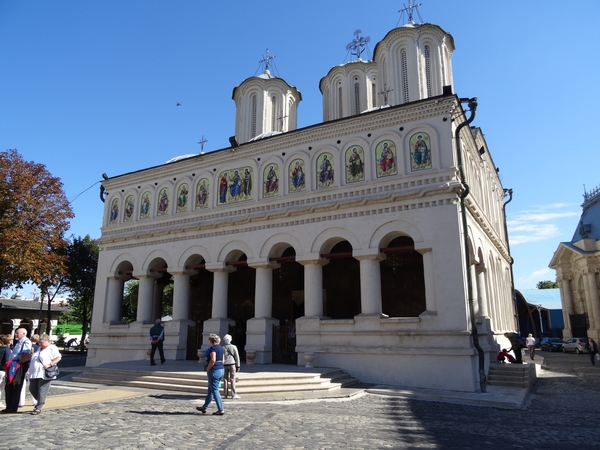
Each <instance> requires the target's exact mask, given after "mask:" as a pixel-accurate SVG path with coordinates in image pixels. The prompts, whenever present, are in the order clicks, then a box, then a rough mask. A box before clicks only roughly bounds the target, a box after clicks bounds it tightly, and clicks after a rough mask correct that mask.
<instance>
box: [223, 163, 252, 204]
mask: <svg viewBox="0 0 600 450" xmlns="http://www.w3.org/2000/svg"><path fill="white" fill-rule="evenodd" d="M250 199H252V168H251V167H242V168H239V169H233V170H228V171H225V172H221V174H220V175H219V201H218V204H219V205H225V204H228V203H236V202H243V201H246V200H250Z"/></svg>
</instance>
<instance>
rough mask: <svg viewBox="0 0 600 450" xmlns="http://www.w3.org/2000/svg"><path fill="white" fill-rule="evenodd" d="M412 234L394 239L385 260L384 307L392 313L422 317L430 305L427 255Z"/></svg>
mask: <svg viewBox="0 0 600 450" xmlns="http://www.w3.org/2000/svg"><path fill="white" fill-rule="evenodd" d="M414 244H415V243H414V241H413V240H412V239H411V238H410V237H408V236H399V237H397V238H395V239H393V240H392V241H391V242H390V243H389V244H388V246H387V248H386V251H385V253H386V259H385V260H383V261H381V263H380V270H381V302H382V305H381V306H382V311H383V313H384V314H387V315H388V316H389V317H418V316H419V314H421V313H422V312H424V311H425V310H426V309H427V305H426V300H425V276H424V271H423V255H421V254H420V253H419V252H417V251H416V250H415V249H414Z"/></svg>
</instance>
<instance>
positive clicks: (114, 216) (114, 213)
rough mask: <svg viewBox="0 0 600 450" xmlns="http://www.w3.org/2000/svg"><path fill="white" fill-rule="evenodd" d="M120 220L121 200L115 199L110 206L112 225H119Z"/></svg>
mask: <svg viewBox="0 0 600 450" xmlns="http://www.w3.org/2000/svg"><path fill="white" fill-rule="evenodd" d="M118 218H119V200H118V199H116V198H115V199H114V200H113V201H112V204H111V205H110V223H117V220H118Z"/></svg>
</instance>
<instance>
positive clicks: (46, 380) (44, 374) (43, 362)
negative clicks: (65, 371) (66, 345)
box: [29, 334, 62, 416]
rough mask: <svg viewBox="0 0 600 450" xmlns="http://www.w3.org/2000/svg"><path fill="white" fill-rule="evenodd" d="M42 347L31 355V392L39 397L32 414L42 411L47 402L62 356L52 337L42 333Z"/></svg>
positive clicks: (35, 414)
mask: <svg viewBox="0 0 600 450" xmlns="http://www.w3.org/2000/svg"><path fill="white" fill-rule="evenodd" d="M39 346H40V348H39V349H38V351H37V352H35V353H34V354H33V355H32V356H31V363H30V365H29V392H30V393H31V395H32V396H33V397H35V398H36V399H37V404H36V405H35V408H33V411H32V412H31V414H33V415H34V416H37V415H38V414H39V413H41V412H42V407H43V406H44V403H46V395H48V391H49V390H50V383H52V380H55V379H56V376H57V375H58V366H57V364H58V362H59V361H60V359H61V358H62V356H61V355H60V352H59V351H58V348H56V346H55V345H52V344H51V343H50V337H49V336H48V335H47V334H42V335H41V336H40V341H39Z"/></svg>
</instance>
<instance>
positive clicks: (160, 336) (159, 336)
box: [150, 319, 166, 366]
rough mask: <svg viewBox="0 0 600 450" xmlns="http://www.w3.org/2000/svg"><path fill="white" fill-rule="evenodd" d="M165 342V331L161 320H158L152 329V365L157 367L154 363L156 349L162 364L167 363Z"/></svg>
mask: <svg viewBox="0 0 600 450" xmlns="http://www.w3.org/2000/svg"><path fill="white" fill-rule="evenodd" d="M164 341H165V329H164V327H163V326H162V322H161V320H160V319H156V322H154V326H153V327H152V328H150V344H152V350H151V351H150V365H151V366H155V365H156V363H155V362H154V354H155V353H156V349H158V353H159V355H160V363H161V364H164V363H165V361H166V360H165V353H164V350H163V342H164Z"/></svg>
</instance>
